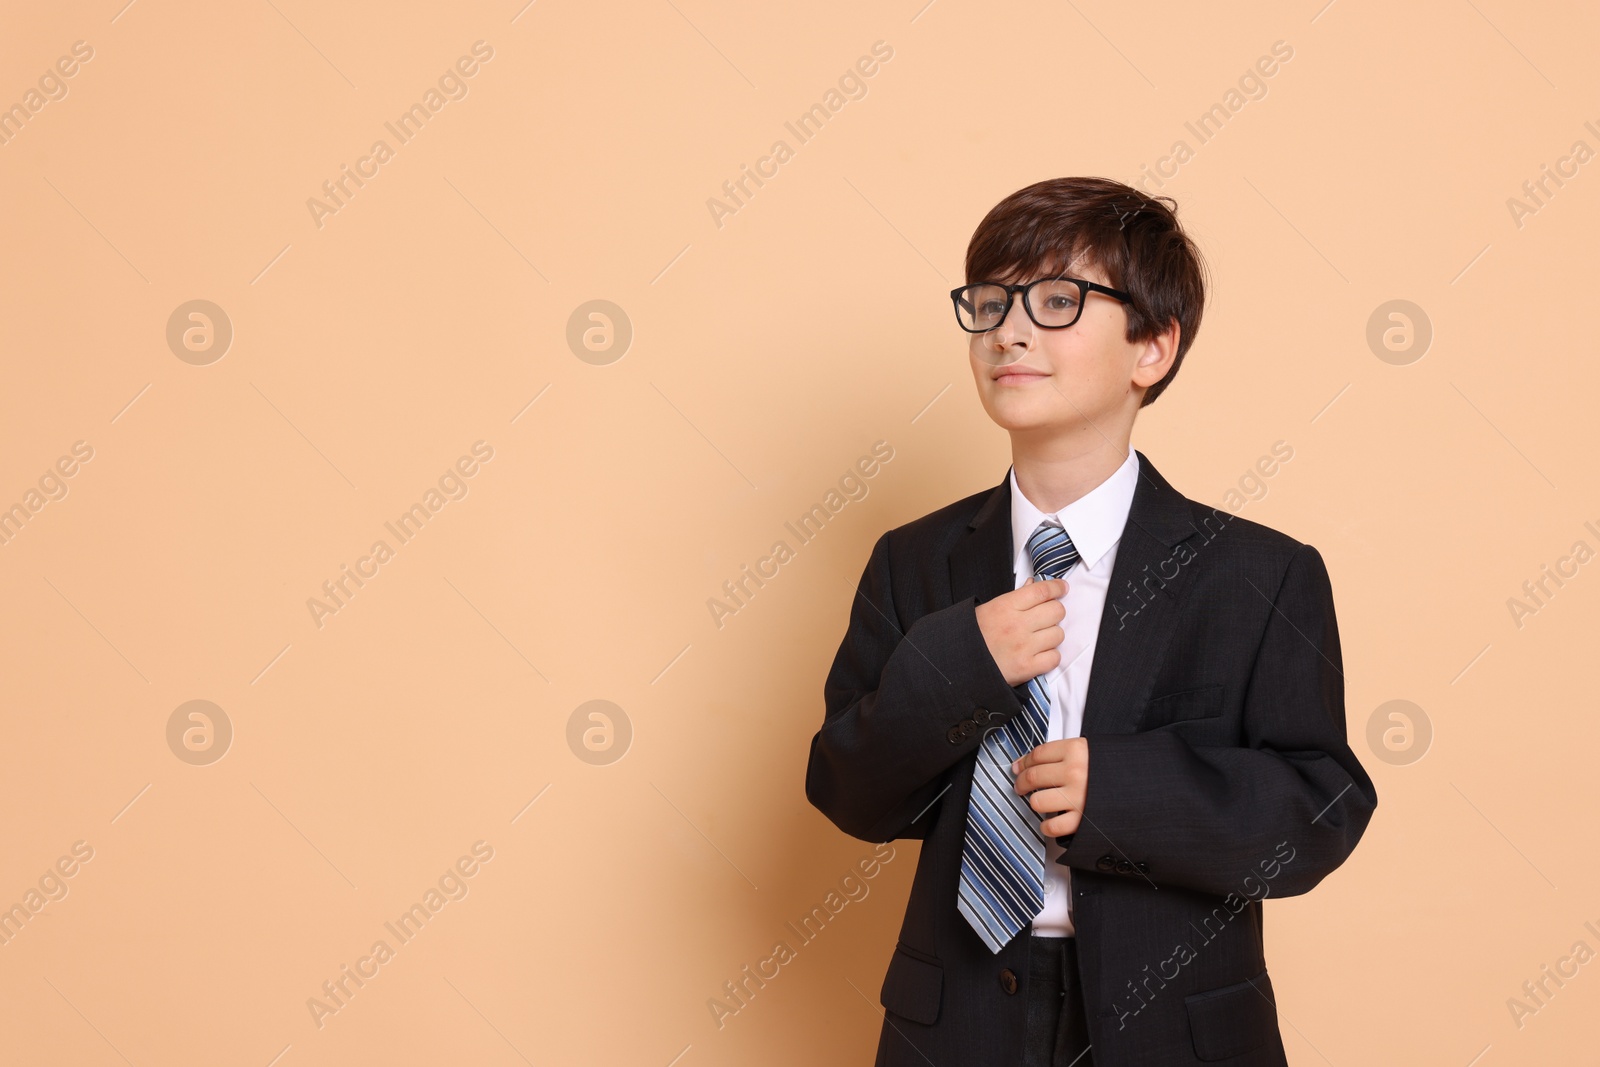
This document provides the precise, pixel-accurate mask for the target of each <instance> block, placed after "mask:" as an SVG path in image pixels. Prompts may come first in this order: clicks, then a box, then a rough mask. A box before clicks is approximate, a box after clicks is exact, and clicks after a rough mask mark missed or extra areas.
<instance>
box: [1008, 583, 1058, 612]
mask: <svg viewBox="0 0 1600 1067" xmlns="http://www.w3.org/2000/svg"><path fill="white" fill-rule="evenodd" d="M1066 591H1067V583H1066V582H1065V581H1064V580H1062V579H1060V578H1047V579H1045V580H1044V581H1042V582H1041V581H1030V582H1028V584H1026V585H1024V586H1022V587H1021V588H1020V589H1018V590H1017V592H1019V593H1022V594H1025V595H1024V596H1022V597H1021V598H1020V599H1021V600H1022V607H1024V608H1031V607H1033V606H1034V605H1036V604H1043V603H1044V602H1045V601H1047V600H1056V599H1059V598H1060V597H1061V596H1063V595H1064V594H1065V593H1066Z"/></svg>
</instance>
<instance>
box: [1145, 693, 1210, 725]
mask: <svg viewBox="0 0 1600 1067" xmlns="http://www.w3.org/2000/svg"><path fill="white" fill-rule="evenodd" d="M1222 689H1223V687H1222V685H1221V684H1220V683H1219V684H1216V685H1202V686H1199V687H1197V688H1194V689H1185V690H1182V691H1181V692H1177V693H1163V694H1161V695H1160V696H1156V697H1151V698H1150V700H1149V702H1148V703H1146V704H1145V706H1144V716H1143V718H1141V719H1140V720H1139V729H1141V730H1151V729H1154V728H1155V727H1157V726H1166V725H1167V724H1168V723H1174V722H1183V721H1184V720H1185V719H1208V718H1211V717H1213V716H1216V715H1221V714H1222Z"/></svg>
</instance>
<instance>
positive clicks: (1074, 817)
mask: <svg viewBox="0 0 1600 1067" xmlns="http://www.w3.org/2000/svg"><path fill="white" fill-rule="evenodd" d="M1082 822H1083V815H1082V814H1081V813H1080V812H1076V811H1065V812H1062V813H1061V814H1059V815H1055V816H1052V817H1051V818H1048V819H1045V820H1044V821H1043V822H1041V823H1040V824H1039V832H1040V833H1042V834H1044V835H1045V836H1046V837H1065V836H1066V835H1068V834H1075V833H1077V832H1078V826H1079V824H1080V823H1082Z"/></svg>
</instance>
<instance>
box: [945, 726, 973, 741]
mask: <svg viewBox="0 0 1600 1067" xmlns="http://www.w3.org/2000/svg"><path fill="white" fill-rule="evenodd" d="M944 736H945V740H947V741H949V742H950V743H951V744H952V745H959V744H960V743H961V742H963V741H965V740H966V739H967V735H966V734H964V733H962V732H961V727H960V726H952V727H950V732H949V733H947V734H945V735H944Z"/></svg>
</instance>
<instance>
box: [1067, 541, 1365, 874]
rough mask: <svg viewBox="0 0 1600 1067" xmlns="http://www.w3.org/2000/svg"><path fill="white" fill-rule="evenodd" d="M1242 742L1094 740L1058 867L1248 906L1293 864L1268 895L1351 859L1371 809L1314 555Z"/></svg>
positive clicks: (1266, 656) (1322, 570)
mask: <svg viewBox="0 0 1600 1067" xmlns="http://www.w3.org/2000/svg"><path fill="white" fill-rule="evenodd" d="M1258 592H1259V594H1260V595H1261V596H1262V597H1265V596H1267V595H1268V591H1267V590H1265V589H1262V590H1259V591H1258ZM1250 595H1254V594H1250ZM1243 729H1244V739H1243V743H1242V745H1241V746H1239V747H1233V746H1229V747H1217V746H1200V745H1191V744H1190V743H1189V742H1188V741H1186V740H1185V739H1184V738H1183V737H1181V736H1179V735H1178V734H1177V733H1175V732H1172V731H1167V730H1153V731H1147V732H1144V733H1133V734H1115V735H1104V736H1100V735H1096V736H1091V737H1090V738H1089V783H1088V792H1087V795H1086V797H1085V800H1084V811H1083V820H1082V822H1081V824H1080V825H1079V827H1078V830H1077V832H1076V833H1075V834H1073V835H1072V838H1071V844H1070V845H1069V846H1068V847H1067V850H1066V852H1065V853H1064V854H1063V855H1062V857H1061V858H1060V859H1059V860H1058V861H1057V862H1060V863H1064V864H1066V865H1068V866H1070V867H1075V868H1076V867H1081V868H1085V869H1088V870H1094V869H1097V861H1099V860H1100V858H1101V857H1102V856H1107V855H1109V856H1112V857H1115V858H1116V859H1117V860H1127V861H1128V862H1130V863H1133V864H1138V863H1143V864H1144V865H1145V870H1144V872H1143V874H1142V875H1141V874H1139V873H1134V874H1133V875H1132V877H1135V878H1141V880H1142V879H1144V878H1147V879H1148V880H1149V881H1150V882H1152V883H1153V884H1155V885H1156V886H1157V887H1160V886H1163V885H1175V886H1183V887H1187V888H1191V889H1197V890H1202V891H1205V892H1210V893H1215V894H1218V895H1226V894H1228V893H1235V894H1240V895H1244V894H1246V893H1247V892H1248V889H1247V885H1249V884H1253V883H1247V881H1246V879H1248V878H1249V877H1250V876H1252V875H1254V876H1256V878H1260V877H1261V874H1262V872H1263V871H1266V870H1269V869H1271V868H1270V867H1269V866H1268V865H1269V864H1271V865H1273V866H1274V867H1275V866H1276V864H1277V862H1279V861H1282V859H1283V856H1284V855H1289V856H1290V857H1291V858H1290V859H1289V860H1288V861H1287V862H1283V863H1282V866H1281V867H1280V868H1277V869H1276V870H1274V871H1273V875H1272V880H1271V882H1270V891H1271V892H1272V893H1273V894H1276V895H1293V894H1297V893H1304V892H1306V891H1307V890H1309V889H1311V888H1312V887H1313V886H1314V885H1316V884H1317V883H1318V882H1319V881H1321V880H1322V878H1323V877H1324V876H1326V875H1327V874H1328V873H1329V872H1331V871H1332V870H1333V869H1334V868H1336V867H1338V866H1339V864H1341V863H1343V862H1344V860H1345V858H1346V857H1347V856H1349V854H1350V852H1351V850H1352V849H1354V848H1355V846H1356V842H1357V841H1358V840H1360V838H1361V835H1362V833H1363V832H1364V831H1365V829H1366V826H1367V823H1368V821H1369V820H1370V819H1371V818H1372V813H1373V811H1374V809H1375V808H1376V807H1377V803H1378V796H1377V791H1376V790H1375V789H1374V788H1373V785H1372V780H1371V779H1370V778H1369V777H1368V776H1367V773H1366V771H1365V770H1363V769H1362V767H1361V764H1360V763H1359V762H1358V761H1357V760H1356V757H1355V755H1354V754H1353V753H1352V752H1351V750H1350V747H1349V745H1348V744H1347V743H1346V740H1345V716H1344V669H1343V665H1342V659H1341V656H1340V650H1339V631H1338V625H1337V623H1336V621H1335V619H1334V611H1333V590H1332V588H1331V586H1330V584H1329V581H1328V572H1327V568H1326V567H1325V566H1324V564H1323V560H1322V556H1321V555H1320V554H1319V553H1318V552H1317V550H1316V549H1315V548H1313V547H1311V546H1310V545H1301V546H1300V547H1299V548H1298V549H1296V551H1295V553H1294V555H1293V556H1292V557H1291V559H1290V561H1289V563H1288V565H1287V567H1286V568H1285V570H1284V575H1283V579H1282V583H1281V585H1280V587H1279V588H1278V589H1277V590H1276V591H1275V593H1274V597H1273V604H1272V611H1271V615H1270V619H1269V621H1268V623H1267V626H1266V630H1265V632H1264V634H1263V636H1262V640H1261V644H1260V647H1259V648H1258V649H1257V651H1256V655H1255V660H1254V665H1253V667H1252V668H1251V675H1250V677H1249V680H1248V682H1247V684H1246V688H1245V697H1244V712H1243ZM1285 843H1286V844H1287V849H1285V850H1284V851H1283V852H1280V851H1279V849H1280V846H1283V845H1285ZM1288 850H1292V852H1290V851H1288ZM1098 869H1101V870H1103V869H1104V866H1103V865H1101V866H1100V867H1099V868H1098Z"/></svg>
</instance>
